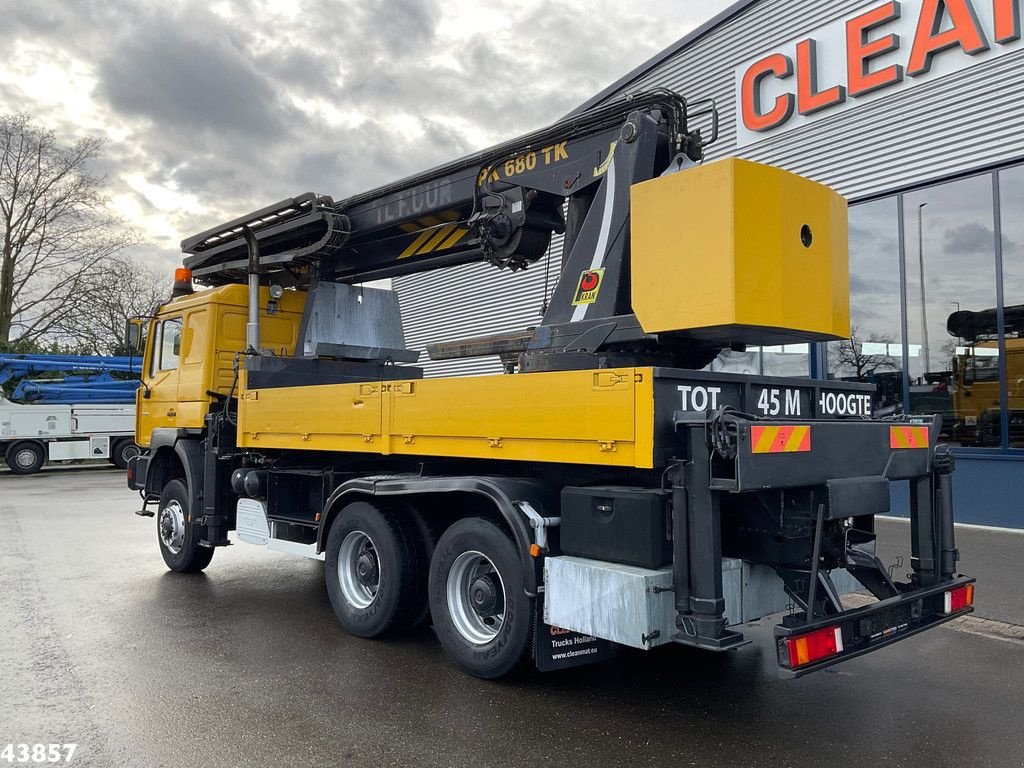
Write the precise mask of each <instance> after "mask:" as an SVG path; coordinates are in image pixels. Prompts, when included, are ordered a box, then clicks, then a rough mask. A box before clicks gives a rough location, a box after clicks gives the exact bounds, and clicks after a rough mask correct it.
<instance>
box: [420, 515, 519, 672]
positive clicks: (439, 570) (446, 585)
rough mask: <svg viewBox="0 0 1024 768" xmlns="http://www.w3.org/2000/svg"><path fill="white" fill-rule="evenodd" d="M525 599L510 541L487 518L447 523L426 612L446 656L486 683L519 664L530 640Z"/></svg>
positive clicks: (437, 551)
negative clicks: (429, 615)
mask: <svg viewBox="0 0 1024 768" xmlns="http://www.w3.org/2000/svg"><path fill="white" fill-rule="evenodd" d="M532 607H533V606H532V604H531V601H530V599H529V598H528V597H527V596H526V592H525V591H524V584H523V566H522V563H521V562H520V559H519V557H518V556H517V554H516V548H515V545H514V544H513V543H512V540H511V539H510V538H509V537H508V536H507V535H506V534H505V533H504V532H503V531H502V530H501V529H500V528H498V526H496V525H494V523H491V522H489V521H487V520H483V519H481V518H477V517H472V518H467V519H465V520H460V521H458V522H457V523H455V524H454V525H452V526H451V527H450V528H449V529H448V530H447V531H445V532H444V534H443V535H442V536H441V539H440V540H439V541H438V542H437V548H436V549H435V550H434V557H433V559H432V560H431V563H430V613H431V616H432V617H433V619H434V630H435V631H436V632H437V636H438V638H439V639H440V640H441V645H442V647H443V648H444V650H445V653H447V654H448V656H449V657H450V658H451V659H452V661H454V662H455V663H456V664H458V665H459V666H460V667H462V669H464V670H465V671H467V672H469V674H471V675H473V676H475V677H481V678H484V679H488V680H493V679H495V678H499V677H504V676H505V675H507V674H509V673H510V672H512V671H513V670H514V669H515V668H516V667H517V666H518V665H519V664H520V662H521V661H522V660H523V657H524V656H525V654H526V651H527V648H528V647H529V641H530V627H531V621H530V614H531V610H532Z"/></svg>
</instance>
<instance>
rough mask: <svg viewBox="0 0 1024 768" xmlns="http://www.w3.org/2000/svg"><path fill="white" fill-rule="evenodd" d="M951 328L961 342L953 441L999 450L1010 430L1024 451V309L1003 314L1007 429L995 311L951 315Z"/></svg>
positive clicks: (1014, 308) (956, 362)
mask: <svg viewBox="0 0 1024 768" xmlns="http://www.w3.org/2000/svg"><path fill="white" fill-rule="evenodd" d="M946 329H947V331H948V332H949V333H950V335H952V336H955V337H957V338H958V339H959V340H960V342H961V346H958V347H957V350H956V355H955V357H954V358H953V388H952V395H953V426H952V437H953V439H954V440H956V441H958V442H959V443H960V444H962V445H972V446H999V445H1001V444H1002V435H1003V433H1004V431H1005V433H1006V435H1007V436H1008V439H1009V442H1010V444H1011V445H1013V446H1017V447H1020V446H1024V337H1022V335H1021V334H1022V333H1024V305H1020V304H1018V305H1015V306H1009V307H1005V308H1004V310H1003V334H1004V338H1005V342H1004V343H1005V347H1004V349H1005V352H1006V355H1005V359H1006V423H1005V424H1004V423H1003V415H1002V414H1003V409H1002V408H1001V406H1000V403H1001V402H1002V393H1001V391H1000V383H999V380H1000V375H999V372H1000V365H1001V361H1000V354H999V353H1000V350H999V342H998V339H999V328H998V323H997V317H996V310H995V309H985V310H981V311H979V312H971V311H969V310H959V311H957V312H954V313H953V314H951V315H950V316H949V318H948V319H947V322H946Z"/></svg>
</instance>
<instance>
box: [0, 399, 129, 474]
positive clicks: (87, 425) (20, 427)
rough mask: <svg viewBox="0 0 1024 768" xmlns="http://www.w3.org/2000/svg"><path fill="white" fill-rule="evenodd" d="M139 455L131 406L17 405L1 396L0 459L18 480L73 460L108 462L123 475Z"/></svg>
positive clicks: (93, 404)
mask: <svg viewBox="0 0 1024 768" xmlns="http://www.w3.org/2000/svg"><path fill="white" fill-rule="evenodd" d="M138 452H139V449H138V447H137V446H136V445H135V406H134V405H109V404H105V403H88V404H84V405H51V404H42V403H40V404H28V405H21V404H19V403H13V402H11V401H10V400H8V399H7V398H5V397H4V396H3V395H2V394H0V455H2V456H3V457H4V460H5V461H6V462H7V466H8V467H10V469H11V472H13V473H15V474H17V475H30V474H32V473H33V472H38V471H39V470H40V469H41V468H42V466H43V465H44V464H45V463H46V462H47V461H51V462H64V461H73V460H77V459H108V460H110V462H111V463H113V464H115V465H116V466H118V467H120V468H122V469H124V468H125V467H127V466H128V460H129V459H130V458H131V457H132V456H134V455H135V454H137V453H138Z"/></svg>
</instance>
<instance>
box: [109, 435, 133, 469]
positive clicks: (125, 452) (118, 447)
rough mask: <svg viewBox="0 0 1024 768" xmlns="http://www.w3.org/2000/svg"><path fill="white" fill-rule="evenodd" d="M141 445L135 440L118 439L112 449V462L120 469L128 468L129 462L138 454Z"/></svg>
mask: <svg viewBox="0 0 1024 768" xmlns="http://www.w3.org/2000/svg"><path fill="white" fill-rule="evenodd" d="M139 452H140V449H139V446H137V445H136V444H135V441H134V440H130V439H129V440H118V441H117V442H116V443H114V447H113V448H112V449H111V451H110V463H111V464H113V465H114V466H115V467H117V468H118V469H128V462H129V461H131V459H132V457H133V456H138V455H139Z"/></svg>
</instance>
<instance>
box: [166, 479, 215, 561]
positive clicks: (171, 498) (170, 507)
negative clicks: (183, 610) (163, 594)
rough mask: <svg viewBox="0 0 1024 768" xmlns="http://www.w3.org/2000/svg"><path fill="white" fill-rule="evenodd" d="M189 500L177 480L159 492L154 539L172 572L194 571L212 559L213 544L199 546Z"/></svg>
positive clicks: (186, 492)
mask: <svg viewBox="0 0 1024 768" xmlns="http://www.w3.org/2000/svg"><path fill="white" fill-rule="evenodd" d="M190 507H191V500H190V498H189V493H188V488H187V487H186V486H185V483H184V482H182V481H181V480H171V481H170V482H169V483H167V485H165V486H164V492H163V493H162V494H160V506H159V507H158V508H157V513H156V538H157V542H158V543H159V545H160V554H161V555H162V556H163V558H164V562H165V563H167V567H168V568H170V569H171V570H172V571H174V572H175V573H198V572H199V571H201V570H203V569H204V568H206V566H208V565H209V564H210V561H211V560H213V547H201V546H199V542H198V541H197V540H196V538H195V526H193V525H192V524H191V522H190V521H189V509H190Z"/></svg>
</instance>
